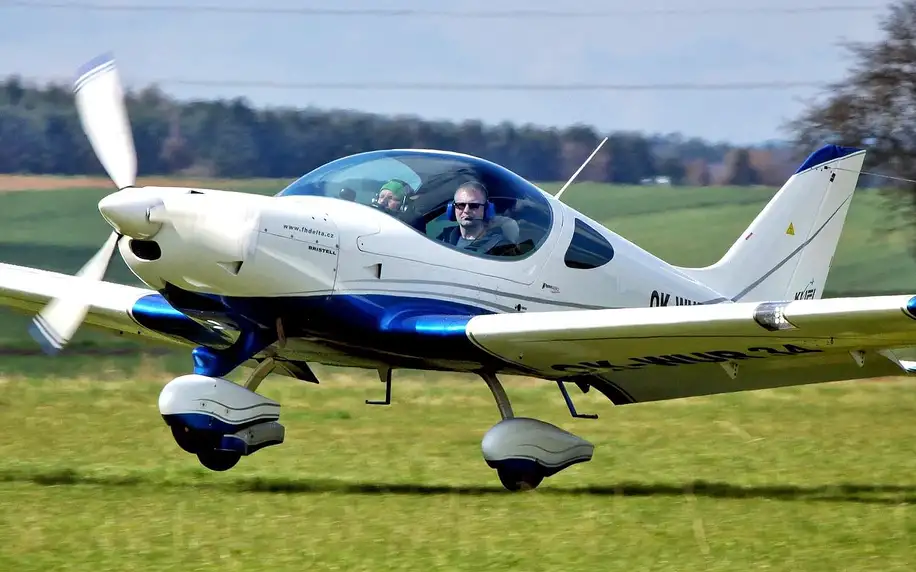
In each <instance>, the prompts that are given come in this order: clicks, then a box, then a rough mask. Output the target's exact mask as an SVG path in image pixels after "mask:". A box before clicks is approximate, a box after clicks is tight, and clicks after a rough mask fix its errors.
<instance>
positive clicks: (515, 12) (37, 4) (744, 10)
mask: <svg viewBox="0 0 916 572" xmlns="http://www.w3.org/2000/svg"><path fill="white" fill-rule="evenodd" d="M0 4H2V5H5V6H16V7H25V8H59V9H71V10H94V11H104V12H205V13H206V12H209V13H220V14H298V15H304V16H333V17H392V18H408V17H410V18H417V17H419V18H428V17H444V18H474V19H483V18H494V19H505V18H512V19H520V18H620V17H627V16H709V15H725V14H733V15H763V14H782V15H792V14H822V13H827V12H833V13H835V12H876V11H879V10H883V9H884V7H882V6H874V5H868V4H826V5H821V6H797V7H772V6H760V7H754V6H731V7H725V6H723V7H717V8H686V7H685V8H655V9H653V8H635V9H630V10H627V9H604V10H585V11H573V10H550V9H538V8H518V9H510V10H436V9H415V8H359V9H344V8H309V7H299V8H274V7H267V6H220V5H216V4H211V5H196V6H195V5H187V4H164V5H163V4H160V5H154V4H99V3H95V2H67V1H61V0H4V1H3V2H2V3H0Z"/></svg>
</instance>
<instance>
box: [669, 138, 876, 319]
mask: <svg viewBox="0 0 916 572" xmlns="http://www.w3.org/2000/svg"><path fill="white" fill-rule="evenodd" d="M864 160H865V151H864V150H862V149H856V148H852V147H840V146H837V145H827V146H825V147H822V148H820V149H818V150H817V151H815V152H814V153H812V154H811V156H809V157H808V159H807V160H806V161H805V162H804V163H803V164H802V165H801V166H800V167H799V168H798V170H797V171H796V172H795V174H793V175H792V176H791V177H790V178H789V180H787V181H786V183H785V184H784V185H783V186H782V188H781V189H780V190H779V192H777V193H776V194H775V195H774V196H773V198H772V199H771V200H770V202H769V203H767V205H766V206H765V207H764V208H763V210H762V211H761V212H760V214H758V215H757V218H755V219H754V221H753V222H752V223H751V225H750V226H749V227H748V228H747V230H745V231H744V233H743V234H742V235H741V236H740V237H738V240H737V241H736V242H735V243H734V244H733V245H732V247H731V248H730V249H729V250H728V252H726V253H725V256H723V257H722V259H721V260H719V261H718V262H716V263H715V264H713V265H712V266H707V267H706V268H680V270H681V271H683V272H685V273H686V274H688V275H689V276H691V277H692V278H694V279H696V280H699V281H700V282H703V283H704V284H706V285H707V286H709V287H710V288H712V289H714V290H716V291H717V292H719V293H720V294H722V295H723V296H725V297H726V298H728V299H730V300H733V301H735V302H759V301H765V300H792V299H810V298H815V299H816V298H820V297H821V296H822V295H823V292H824V283H825V282H826V280H827V273H828V272H830V265H831V263H832V262H833V255H834V253H835V252H836V246H837V243H838V242H839V239H840V232H841V231H842V230H843V224H844V223H845V221H846V213H847V211H848V209H849V204H850V202H851V201H852V195H853V193H854V192H855V189H856V184H857V183H858V180H859V172H860V171H861V169H862V163H863V162H864Z"/></svg>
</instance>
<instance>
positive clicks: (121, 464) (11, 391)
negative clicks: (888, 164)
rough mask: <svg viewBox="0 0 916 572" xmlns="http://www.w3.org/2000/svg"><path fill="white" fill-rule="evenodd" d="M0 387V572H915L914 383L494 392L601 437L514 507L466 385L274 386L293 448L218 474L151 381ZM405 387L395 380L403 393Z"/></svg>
mask: <svg viewBox="0 0 916 572" xmlns="http://www.w3.org/2000/svg"><path fill="white" fill-rule="evenodd" d="M99 365H100V366H101V367H100V370H101V372H100V374H97V375H92V376H91V377H90V376H86V377H83V376H78V375H77V376H66V377H63V378H57V379H43V378H32V379H30V378H19V377H12V378H0V433H2V434H4V435H7V436H8V438H7V439H4V440H3V441H0V498H2V499H3V504H4V507H5V508H7V510H4V511H0V570H9V571H14V570H15V571H17V572H32V571H35V572H44V571H47V570H65V569H66V570H72V571H74V572H79V571H86V572H91V571H94V570H118V571H127V570H131V571H136V572H142V571H146V570H157V571H161V570H221V571H225V570H271V571H276V572H280V571H286V570H291V571H292V570H295V571H301V570H310V571H311V570H316V571H317V570H322V571H323V570H346V571H352V572H362V571H372V572H376V571H382V570H411V571H412V570H416V571H424V572H425V571H430V570H449V571H452V570H455V571H464V570H467V571H472V570H473V571H478V570H493V571H508V570H513V571H515V570H518V571H531V572H540V571H557V570H562V571H569V572H574V571H589V572H592V571H599V570H600V571H602V572H605V571H606V572H613V571H618V570H619V571H626V572H631V571H636V570H639V571H642V570H647V571H648V570H653V571H659V572H664V571H669V570H670V571H679V572H682V571H694V570H704V571H706V570H708V571H726V570H727V571H745V570H763V569H767V570H786V571H789V570H804V571H806V572H820V571H824V572H827V571H829V572H834V571H837V570H855V571H857V572H872V571H874V572H891V571H900V572H903V571H911V570H913V569H914V567H916V556H914V555H916V509H914V508H913V507H914V502H916V481H914V477H913V475H914V469H916V465H914V461H913V446H912V444H913V442H914V441H916V424H914V423H913V419H914V418H916V391H914V389H916V388H914V387H913V384H912V382H909V383H907V382H900V381H885V382H859V383H836V384H828V385H823V386H810V387H803V388H792V389H782V390H773V391H763V392H756V393H749V394H744V395H730V396H729V395H727V396H720V397H710V398H698V399H690V400H683V401H674V402H667V403H657V404H646V405H628V406H624V407H619V408H614V407H613V406H612V405H611V404H610V403H608V402H607V401H604V400H602V399H600V398H599V396H597V395H595V392H591V393H590V394H588V395H584V396H583V395H581V394H579V393H578V392H576V394H575V395H574V399H576V401H577V404H578V405H579V407H580V410H583V411H586V412H590V413H597V414H598V415H599V416H600V417H599V419H598V420H593V421H592V420H582V419H578V420H576V419H570V417H569V415H568V413H567V412H566V409H565V406H564V404H563V400H562V398H561V397H560V395H559V393H558V392H557V391H556V387H554V386H552V385H551V384H548V383H543V382H532V381H528V380H524V379H512V378H509V379H507V380H506V389H507V392H508V393H509V396H510V397H511V398H512V399H513V404H514V405H515V407H516V411H517V412H518V413H519V414H523V415H527V416H534V417H536V418H539V419H543V420H545V421H548V422H551V423H555V424H558V425H560V426H561V427H564V428H566V429H568V430H570V431H572V432H574V433H576V434H578V435H581V436H583V437H585V438H587V439H589V440H591V441H592V442H594V443H595V445H596V450H595V458H594V460H593V461H591V462H590V463H586V464H583V465H577V466H574V467H571V468H570V469H567V470H566V471H564V472H563V473H560V474H559V475H557V476H555V477H551V478H549V479H547V480H545V482H544V483H543V484H542V485H541V487H540V488H538V489H537V490H535V491H532V492H530V493H522V494H512V493H507V492H505V491H504V490H503V489H502V487H501V486H500V485H499V482H498V480H497V479H496V475H495V473H494V472H493V471H492V470H491V469H489V468H488V467H487V466H486V465H485V463H484V462H483V460H482V458H481V454H480V440H481V438H482V436H483V434H484V433H485V432H486V431H487V429H489V428H490V427H491V426H492V425H493V424H494V423H496V421H497V420H498V416H497V412H496V407H495V405H494V404H493V401H492V398H491V396H490V393H489V391H488V390H487V389H486V386H485V385H484V384H483V383H482V382H480V381H479V380H478V381H475V378H473V377H471V376H448V375H438V376H435V378H436V380H435V381H434V380H433V379H432V377H431V378H430V379H429V380H428V381H426V382H425V383H420V382H418V381H396V382H395V388H394V403H393V404H392V405H391V406H389V407H371V406H366V405H364V404H363V401H364V400H365V399H371V398H376V397H378V392H379V390H380V384H379V383H378V380H377V379H375V378H373V377H372V375H371V374H370V373H365V374H362V375H358V376H352V375H331V376H328V375H326V374H325V372H324V371H323V370H321V369H320V368H319V370H318V372H317V373H318V375H319V377H320V378H321V382H322V383H321V385H319V386H313V385H309V384H302V383H296V382H292V381H290V380H282V379H279V380H274V379H272V378H269V379H268V380H266V381H265V383H264V384H263V385H262V386H261V391H262V392H263V393H264V394H265V395H267V396H269V397H271V398H274V399H278V400H279V401H280V402H281V403H282V405H283V412H282V413H281V421H283V422H284V423H285V424H286V426H287V430H288V432H287V442H286V443H284V444H282V445H280V446H277V447H273V448H270V449H266V450H264V451H261V452H259V453H256V454H255V455H254V456H252V457H250V458H247V459H243V460H242V462H241V463H239V465H238V466H237V467H236V468H234V469H232V470H231V471H229V472H227V473H210V472H208V471H206V470H205V469H203V468H202V467H200V465H199V464H198V462H197V460H196V459H195V458H194V457H192V456H190V455H188V454H186V453H184V452H182V451H181V450H180V449H179V448H178V447H177V445H175V444H174V442H173V441H172V438H171V436H170V434H169V432H168V431H167V429H166V427H165V425H164V424H163V423H162V420H161V418H160V417H159V415H158V411H157V409H156V399H157V395H158V393H159V391H160V389H161V387H162V385H163V384H164V383H165V380H167V379H169V377H168V376H167V375H165V374H163V373H162V372H159V371H157V370H144V369H142V368H140V369H138V370H136V371H135V372H134V373H133V374H131V375H129V376H128V377H127V378H126V379H125V378H124V376H123V373H122V372H117V371H108V364H107V363H105V362H103V363H101V364H99ZM397 379H398V380H401V379H402V378H401V377H398V378H397Z"/></svg>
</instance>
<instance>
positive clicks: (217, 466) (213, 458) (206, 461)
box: [197, 450, 242, 471]
mask: <svg viewBox="0 0 916 572" xmlns="http://www.w3.org/2000/svg"><path fill="white" fill-rule="evenodd" d="M241 458H242V456H241V455H240V454H239V453H236V452H234V451H217V450H210V451H200V452H198V453H197V460H199V461H200V464H201V465H203V466H205V467H207V468H208V469H210V470H211V471H228V470H229V469H231V468H232V467H234V466H235V465H236V463H238V462H239V459H241Z"/></svg>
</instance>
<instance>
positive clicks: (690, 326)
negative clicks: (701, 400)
mask: <svg viewBox="0 0 916 572" xmlns="http://www.w3.org/2000/svg"><path fill="white" fill-rule="evenodd" d="M466 328H467V334H468V336H469V337H470V339H471V340H472V341H473V342H474V343H476V344H477V345H478V346H480V347H481V348H483V349H484V350H486V351H488V352H490V353H492V354H494V355H496V356H498V357H500V358H501V359H503V360H506V361H509V362H512V363H514V364H517V365H518V366H520V367H521V369H523V370H525V371H528V372H531V373H532V374H534V375H538V376H543V377H547V378H550V379H567V380H569V381H576V380H581V381H585V382H588V381H589V378H591V379H595V377H594V376H600V377H601V378H602V379H601V381H602V383H605V384H610V385H611V386H612V387H613V388H614V391H615V393H616V394H617V399H614V401H615V403H632V402H642V401H657V400H664V399H675V398H680V397H691V396H698V395H710V394H716V393H729V392H736V391H746V390H752V389H764V388H772V387H780V386H788V385H801V384H807V383H820V382H826V381H839V380H848V379H861V378H872V377H881V376H894V375H905V374H908V373H911V372H914V371H916V361H914V359H916V349H914V347H916V296H906V295H901V296H873V297H861V298H828V299H817V300H796V301H786V302H764V303H761V302H753V303H738V304H713V305H695V306H672V307H660V308H659V307H654V308H632V309H629V308H627V309H608V310H583V311H578V310H577V311H567V312H531V313H518V314H495V315H485V316H475V317H473V318H471V319H470V321H469V322H468V324H467V326H466ZM609 397H610V395H609Z"/></svg>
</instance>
